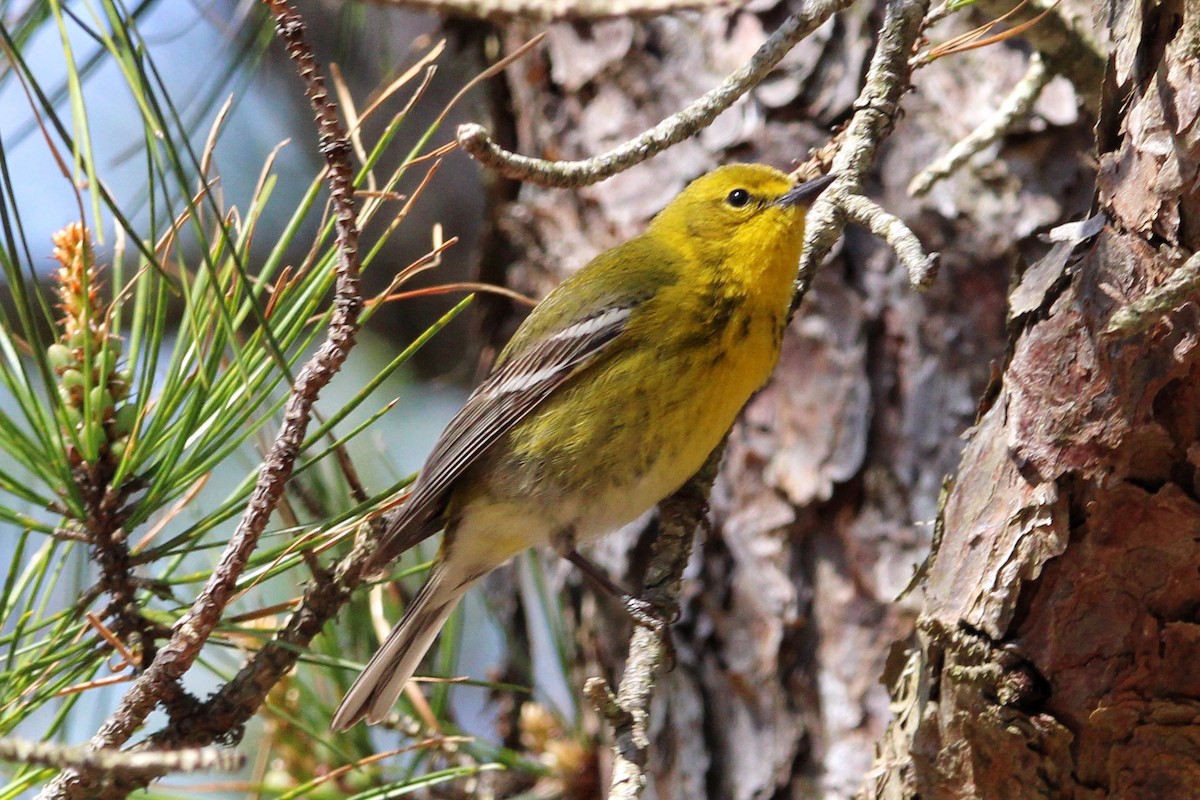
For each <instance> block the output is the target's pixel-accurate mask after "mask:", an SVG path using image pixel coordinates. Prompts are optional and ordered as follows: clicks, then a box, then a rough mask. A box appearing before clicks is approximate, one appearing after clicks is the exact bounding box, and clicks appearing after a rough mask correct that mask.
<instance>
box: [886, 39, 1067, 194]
mask: <svg viewBox="0 0 1200 800" xmlns="http://www.w3.org/2000/svg"><path fill="white" fill-rule="evenodd" d="M1052 77H1053V75H1051V73H1050V70H1049V69H1047V68H1046V62H1045V61H1044V60H1043V59H1042V57H1041V56H1040V55H1038V54H1037V53H1034V54H1033V58H1032V59H1031V60H1030V63H1029V70H1028V71H1027V72H1026V73H1025V75H1024V76H1023V77H1022V78H1021V80H1020V81H1018V82H1017V85H1016V86H1014V87H1013V90H1012V91H1011V92H1009V94H1008V96H1007V97H1005V98H1004V102H1002V103H1001V104H1000V107H999V108H997V109H996V113H995V114H993V115H992V116H991V117H989V118H988V119H987V120H985V121H984V123H983V124H982V125H980V126H979V127H978V128H976V129H975V130H973V131H971V132H970V133H969V134H967V135H966V136H965V137H964V138H963V139H962V140H961V141H959V142H958V143H957V144H955V145H954V146H953V147H951V148H950V149H949V150H947V151H946V153H945V154H944V155H943V156H941V157H940V158H938V159H937V160H936V161H934V162H933V163H932V164H930V165H929V166H928V167H926V168H925V169H924V170H922V171H921V172H920V173H919V174H918V175H917V176H916V177H915V178H913V179H912V182H910V183H909V184H908V193H909V194H911V195H914V196H916V197H920V196H922V195H924V194H927V193H928V192H929V190H930V189H932V188H933V185H934V184H935V183H937V182H938V181H940V180H942V179H943V178H946V177H949V176H950V175H951V174H952V173H954V172H955V171H956V170H957V169H959V168H960V167H962V165H963V164H966V163H967V161H969V160H970V158H971V157H972V156H973V155H975V154H976V153H978V152H980V151H981V150H983V149H984V148H985V147H987V146H988V145H990V144H991V143H992V142H995V141H997V140H998V139H1000V138H1001V137H1002V136H1004V135H1005V134H1006V133H1008V132H1009V131H1010V130H1012V128H1013V126H1014V125H1016V124H1017V123H1018V122H1019V121H1021V120H1023V119H1025V117H1027V116H1029V112H1030V111H1031V110H1033V104H1034V103H1036V102H1037V99H1038V97H1039V96H1040V95H1041V93H1042V89H1044V88H1046V84H1047V83H1049V82H1050V79H1051V78H1052Z"/></svg>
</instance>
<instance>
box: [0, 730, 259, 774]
mask: <svg viewBox="0 0 1200 800" xmlns="http://www.w3.org/2000/svg"><path fill="white" fill-rule="evenodd" d="M0 761H15V762H18V763H21V764H30V765H33V766H41V767H59V768H61V769H67V768H70V769H75V770H79V771H81V772H126V773H138V772H153V773H156V774H162V773H167V772H236V771H238V770H239V769H241V768H242V765H243V764H244V763H245V761H246V757H245V756H244V755H243V754H242V753H239V752H237V751H236V750H223V749H220V748H216V747H200V748H185V749H183V750H158V751H144V752H139V753H126V752H122V751H121V750H96V749H94V748H92V747H90V746H83V745H61V744H54V743H52V742H27V741H25V740H23V739H0Z"/></svg>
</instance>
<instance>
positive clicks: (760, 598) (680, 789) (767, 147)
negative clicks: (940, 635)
mask: <svg viewBox="0 0 1200 800" xmlns="http://www.w3.org/2000/svg"><path fill="white" fill-rule="evenodd" d="M784 8H786V4H783V3H777V2H755V3H750V4H747V5H746V6H745V7H744V8H741V9H737V10H729V9H725V10H713V11H708V12H703V13H688V14H679V15H673V16H665V17H661V18H657V19H654V20H648V21H632V20H620V19H618V20H609V21H603V22H596V23H582V22H574V23H558V24H554V25H551V26H550V28H549V30H550V35H549V38H548V42H547V47H546V49H545V51H544V52H543V53H542V54H541V55H540V56H539V57H538V58H535V59H532V60H528V61H525V62H522V63H521V64H519V65H517V66H516V67H515V68H514V69H513V70H512V71H511V72H510V76H509V88H510V93H511V119H512V129H513V130H514V132H515V136H514V139H515V144H516V146H517V149H518V150H519V151H520V152H524V153H529V154H534V155H542V156H546V157H553V158H578V157H584V156H588V155H592V154H595V153H598V152H601V151H603V150H604V149H606V148H608V147H611V146H612V145H613V144H615V143H617V142H619V141H620V140H622V139H624V138H626V137H628V136H631V135H633V134H636V133H638V132H640V131H641V130H643V129H644V128H646V127H649V126H650V125H652V124H653V123H655V122H657V121H658V120H659V119H661V118H662V117H664V116H666V115H668V114H670V113H672V112H674V111H676V110H677V109H678V108H680V107H682V106H683V105H684V104H685V103H687V102H688V101H689V100H691V99H692V98H694V97H696V96H698V95H699V94H701V93H702V92H704V91H706V90H707V89H709V88H711V87H712V86H713V85H715V84H716V83H717V82H719V81H720V80H721V79H722V78H723V77H724V76H725V74H727V73H728V72H729V71H731V70H732V69H733V68H735V67H737V66H739V65H740V64H741V63H742V62H744V61H745V59H746V58H747V57H748V56H749V55H750V54H751V53H752V52H753V51H754V49H755V48H756V47H757V46H758V45H759V44H760V43H761V42H762V40H763V39H764V38H765V36H766V33H768V32H769V31H770V30H771V29H772V27H773V26H774V25H775V24H776V23H777V22H778V20H779V19H780V18H781V13H782V11H783V10H784ZM881 8H882V5H880V6H872V5H871V4H870V3H862V4H856V5H855V6H853V7H852V8H851V9H849V10H848V11H847V12H845V13H843V14H841V15H839V16H838V17H837V19H835V20H834V21H833V22H832V23H831V24H829V25H827V26H826V27H825V28H824V29H822V30H821V31H819V32H818V33H817V34H815V35H814V36H813V37H811V38H810V39H809V40H806V41H805V42H804V43H802V44H801V45H800V47H798V48H797V49H796V50H795V51H794V52H793V53H792V54H791V55H790V56H789V57H788V59H786V60H785V62H784V64H783V66H782V67H781V68H780V69H778V70H777V71H776V73H775V74H773V75H772V76H771V78H769V79H768V81H767V82H766V83H764V84H763V85H762V86H760V87H759V88H758V89H757V90H756V91H755V92H754V93H753V94H752V95H751V96H750V97H749V98H748V99H747V100H745V101H744V102H741V103H739V104H738V105H736V106H735V107H734V108H733V109H731V110H730V111H729V112H727V113H726V114H725V115H723V116H722V117H721V118H720V119H718V120H717V122H716V124H715V125H714V126H713V127H712V128H711V129H709V130H708V131H706V132H705V133H704V134H702V135H701V136H700V137H699V138H698V139H697V140H694V141H691V142H686V143H684V144H681V145H679V146H677V147H676V148H674V149H673V150H671V151H668V152H667V153H666V154H664V155H661V156H659V157H657V158H656V159H654V160H653V161H651V162H649V163H648V164H645V165H642V166H640V167H637V168H635V169H633V170H630V171H629V172H626V173H623V174H621V175H619V176H617V177H616V178H613V179H611V180H609V181H606V182H604V183H602V184H599V185H597V186H594V187H590V188H587V189H584V190H581V191H578V192H563V191H558V190H544V189H536V188H532V187H523V188H522V189H521V190H520V193H519V196H518V197H517V199H516V201H515V202H513V203H511V204H508V205H506V206H504V207H502V208H501V211H500V216H499V220H498V223H499V225H498V227H499V230H500V231H501V232H502V235H503V237H504V239H505V244H506V245H507V246H510V247H512V248H514V249H515V251H516V252H517V253H518V254H519V258H518V261H517V264H516V267H515V269H514V270H512V271H511V272H510V281H511V282H512V283H514V284H515V285H517V286H519V287H521V288H522V289H526V290H529V291H532V292H544V291H545V290H547V289H548V288H549V287H550V286H552V285H553V284H554V283H555V282H557V281H558V280H560V279H561V278H562V276H563V275H565V274H568V273H569V272H570V271H572V270H573V269H575V268H577V267H579V266H581V265H582V264H583V263H585V262H586V261H587V259H588V258H590V257H591V256H592V255H594V254H595V253H596V252H598V251H599V250H601V249H604V248H606V247H609V246H611V245H613V244H615V243H616V242H617V241H620V240H621V239H623V238H626V237H628V236H630V235H632V234H633V233H635V232H636V231H637V230H639V229H640V228H641V227H642V226H643V225H644V223H645V221H646V220H647V219H648V218H649V217H650V216H651V215H652V214H653V213H654V212H655V211H657V210H658V209H659V208H661V207H662V205H664V204H665V203H666V202H667V200H669V199H670V198H671V197H672V196H673V195H674V194H675V193H676V192H677V191H678V190H679V189H681V188H682V186H683V185H684V184H685V183H686V182H687V181H688V180H689V179H691V178H692V177H695V176H696V175H698V174H700V173H702V172H704V171H706V170H707V169H709V168H711V167H713V166H715V165H717V164H719V163H724V162H728V161H736V160H760V161H766V162H769V163H774V164H776V165H778V166H787V165H789V164H790V163H791V162H792V161H794V160H797V159H802V158H803V157H804V156H805V155H806V152H807V149H808V148H809V147H813V146H818V145H821V144H824V143H825V141H827V139H828V137H829V135H830V132H831V130H832V129H833V128H834V127H835V126H836V125H837V124H839V123H841V122H844V121H845V119H847V117H848V115H849V114H850V112H851V110H852V103H853V101H854V98H855V96H856V94H857V91H858V88H859V85H860V82H861V78H862V74H863V71H864V68H865V63H866V60H867V58H868V57H869V55H870V51H871V48H872V46H873V42H872V38H871V37H872V36H873V34H874V31H875V29H876V27H877V25H878V21H879V17H880V14H881ZM978 21H979V20H977V19H975V20H971V24H976V23H977V22H978ZM956 25H957V28H955V26H956ZM964 27H967V24H966V22H965V21H964V22H952V23H951V24H950V26H949V29H951V30H953V31H954V32H957V30H961V29H963V28H964ZM538 29H539V30H540V29H541V26H539V27H538ZM532 30H533V28H526V29H522V28H521V27H519V26H514V27H509V28H507V29H506V33H505V36H506V37H507V41H508V44H509V45H510V46H511V45H512V44H514V43H516V42H518V41H521V40H523V39H524V38H525V36H526V35H527V34H529V33H530V32H531V31H532ZM935 32H936V33H939V34H940V33H941V31H940V30H938V31H935ZM949 35H950V34H949V33H947V34H945V36H946V37H948V36H949ZM1027 65H1028V60H1027V54H1026V53H1024V52H1022V51H1021V49H1020V48H1018V47H1010V46H1004V45H1002V46H998V47H992V48H988V49H986V50H983V51H979V52H974V53H968V54H965V55H961V56H956V57H954V58H952V59H948V60H947V61H946V62H937V63H934V64H933V65H932V66H930V67H928V68H925V69H923V70H921V71H920V72H919V73H918V75H917V76H916V84H917V92H916V93H914V94H913V95H910V96H909V97H908V98H907V99H906V100H905V103H904V115H903V117H902V119H901V122H900V125H899V127H898V130H897V132H896V134H895V135H894V136H893V137H892V138H891V139H890V140H889V141H888V143H887V144H886V145H885V148H884V151H883V153H882V156H881V159H880V163H879V167H878V171H877V173H876V176H875V181H874V182H873V183H870V184H868V186H867V187H866V189H867V193H868V194H869V195H871V196H872V197H873V198H876V199H878V200H880V201H881V202H882V203H883V204H884V206H885V207H887V208H888V209H889V210H890V211H892V212H894V213H897V214H898V215H900V216H901V217H902V218H904V220H905V221H906V222H908V223H909V224H910V225H911V226H912V227H913V229H914V230H915V232H916V233H917V234H918V236H920V237H921V238H922V240H923V242H924V243H925V244H926V246H927V248H928V249H929V250H937V251H940V252H941V253H942V258H943V268H942V274H941V276H940V277H939V279H938V282H937V284H936V285H935V286H934V288H933V289H931V290H930V291H929V292H928V293H926V294H924V295H919V294H917V293H914V292H913V291H912V290H911V289H910V288H908V285H907V278H906V276H905V274H904V272H903V270H902V269H900V268H899V267H898V265H896V264H895V262H894V259H893V257H892V256H891V253H890V252H889V251H888V250H886V248H885V247H883V246H882V245H880V244H879V243H878V242H876V241H874V240H872V239H870V238H869V237H868V236H867V235H866V234H865V233H863V232H861V231H855V230H851V231H850V232H849V233H848V235H847V236H846V238H845V240H844V243H843V246H842V247H841V248H840V250H839V251H838V253H837V254H835V257H834V259H833V260H832V262H831V263H829V264H828V265H826V267H825V268H824V269H823V271H822V273H821V274H820V275H819V277H818V279H817V282H816V288H815V290H814V292H813V293H812V294H811V295H810V297H809V298H808V300H806V302H805V305H804V306H803V307H802V308H801V310H800V313H799V315H798V316H797V318H796V320H795V322H794V323H793V325H792V329H791V331H790V333H789V337H788V340H787V344H786V346H785V353H784V356H783V361H782V363H781V365H780V368H779V369H778V370H777V372H776V375H775V377H774V379H773V380H772V382H771V383H770V384H769V385H768V386H767V387H766V388H765V389H764V390H763V391H762V392H761V393H760V394H759V395H758V396H757V398H756V399H755V400H754V401H753V402H752V404H751V406H750V407H749V408H748V409H747V412H746V413H745V415H744V419H743V421H742V423H741V424H740V425H739V426H738V427H737V429H736V430H735V431H734V433H733V435H732V437H731V440H730V444H729V450H728V452H727V455H726V458H725V462H724V464H723V467H722V473H721V477H720V478H719V480H718V486H717V489H716V492H715V494H714V498H713V504H714V509H715V517H716V524H715V525H714V528H713V530H712V531H710V532H709V533H708V535H707V537H706V539H705V541H703V542H702V543H701V544H700V546H699V547H698V549H697V551H696V553H695V554H694V556H693V563H692V565H691V568H690V570H689V577H690V580H689V581H688V582H687V583H686V585H685V590H684V604H683V614H682V618H681V620H680V622H679V623H678V624H676V625H675V626H674V632H675V637H674V638H675V645H676V668H675V669H674V671H673V672H671V673H670V674H669V675H667V676H665V677H664V678H663V679H662V681H661V682H660V684H659V687H658V689H657V696H656V698H655V703H654V706H653V719H652V721H651V728H652V730H651V735H652V739H653V741H652V745H651V748H650V752H651V756H650V758H651V763H650V773H651V785H650V791H649V792H648V794H647V796H649V797H658V798H705V797H710V798H767V797H806V798H808V797H814V796H827V797H848V796H850V795H851V794H853V793H854V792H855V791H856V790H858V788H859V787H860V786H861V784H862V781H863V777H864V775H866V774H867V772H868V770H869V769H870V768H871V767H872V756H873V753H874V747H875V743H876V742H877V741H878V740H879V738H880V737H881V735H882V734H883V733H884V732H885V731H886V730H887V726H888V723H889V720H890V719H891V714H890V712H889V703H890V699H889V696H888V692H887V689H886V688H885V686H884V685H883V684H882V683H881V676H883V675H884V673H885V671H886V669H885V668H886V667H887V666H888V665H889V663H891V664H892V666H893V667H894V668H896V667H898V666H901V665H903V664H904V660H903V658H901V657H900V656H903V650H902V649H898V650H896V656H895V657H893V656H892V653H893V650H894V645H895V643H896V642H898V641H901V642H902V641H904V640H905V639H906V638H908V637H910V636H911V635H912V631H913V628H914V623H915V620H916V618H917V616H918V613H919V612H920V611H921V602H920V599H919V597H914V596H910V597H906V598H905V599H902V600H899V601H897V600H896V597H897V595H899V594H900V593H901V591H902V589H903V588H904V587H905V585H906V584H907V583H908V581H909V579H910V577H911V576H912V571H913V569H914V567H915V565H917V564H918V563H920V562H921V561H922V560H923V559H924V558H925V555H926V553H927V552H928V547H929V544H930V539H931V537H932V534H933V525H932V522H933V520H934V519H935V518H936V517H937V515H938V509H939V496H940V492H941V487H942V485H943V481H944V480H945V478H946V476H947V475H948V474H950V473H951V472H953V471H954V469H955V467H956V466H957V465H958V463H959V460H960V455H961V453H962V448H963V442H962V440H961V439H960V436H961V434H962V432H963V431H964V430H966V429H968V428H969V427H970V425H971V424H972V422H973V421H974V420H975V417H976V412H977V409H978V407H979V398H980V397H981V396H982V395H983V394H984V392H985V390H986V389H987V387H988V386H989V384H990V382H991V381H992V380H993V379H994V377H995V374H994V373H996V372H998V369H999V366H1000V365H1002V364H1004V363H1005V360H1006V358H1007V356H1006V352H1007V348H1008V346H1009V331H1008V330H1007V329H1006V315H1005V307H1006V296H1007V290H1008V287H1009V283H1010V281H1011V280H1012V277H1011V276H1012V273H1013V271H1014V267H1015V266H1016V265H1018V264H1019V263H1020V260H1021V257H1022V254H1024V253H1037V252H1044V250H1045V246H1044V245H1042V244H1040V243H1039V242H1037V241H1036V239H1034V237H1033V234H1034V233H1035V232H1037V231H1041V230H1045V229H1047V228H1048V227H1050V226H1052V225H1054V224H1056V223H1059V222H1062V221H1065V220H1067V219H1070V218H1078V217H1079V216H1081V215H1082V214H1083V213H1084V212H1085V211H1086V209H1087V204H1088V201H1089V200H1090V198H1091V195H1092V178H1093V171H1094V168H1093V166H1092V165H1091V164H1090V162H1089V159H1088V155H1087V149H1088V147H1089V145H1090V142H1091V135H1092V134H1091V129H1090V120H1089V119H1087V117H1086V115H1081V114H1080V113H1079V112H1078V111H1077V99H1078V95H1077V94H1076V92H1075V90H1074V89H1073V88H1072V86H1071V85H1070V83H1069V82H1068V81H1066V80H1063V79H1061V78H1060V79H1055V80H1054V81H1053V82H1051V84H1050V86H1049V87H1048V88H1047V90H1046V92H1045V93H1044V94H1043V97H1042V99H1041V100H1040V101H1039V103H1038V104H1037V106H1036V107H1035V113H1034V116H1033V117H1032V118H1031V119H1030V120H1028V121H1027V123H1026V124H1025V125H1024V126H1023V127H1021V128H1020V129H1018V130H1017V131H1015V132H1014V133H1012V134H1010V135H1009V136H1008V137H1007V138H1006V139H1004V140H1003V141H1002V142H1000V143H999V144H998V145H996V146H993V147H992V148H991V149H990V150H988V151H987V152H985V153H984V154H983V155H982V156H981V157H978V158H976V159H974V160H973V161H972V163H971V165H969V166H968V167H967V168H965V169H964V170H962V171H960V172H958V173H956V174H955V175H954V176H952V177H951V178H950V179H948V180H946V181H944V182H942V183H940V184H938V185H937V186H935V188H934V190H933V192H932V193H931V194H930V195H929V196H928V197H927V198H925V199H921V200H916V199H913V198H910V197H908V196H907V194H906V193H905V187H906V185H907V184H908V182H909V180H910V179H911V178H912V177H913V176H914V175H915V174H916V173H917V172H919V171H920V169H921V168H922V167H923V166H924V165H925V164H927V163H928V162H929V161H931V160H932V159H933V158H934V157H935V156H936V155H937V154H939V153H940V152H942V151H943V150H945V149H946V148H948V147H949V146H950V145H951V144H952V143H953V142H954V141H955V140H957V139H958V138H961V137H962V136H964V135H965V134H966V133H968V132H969V131H970V130H971V129H972V128H974V127H975V126H976V125H977V124H979V123H980V122H982V121H983V120H984V119H986V118H987V116H988V115H989V114H990V113H991V112H992V111H993V110H994V109H995V108H996V106H997V105H998V104H999V102H1000V99H1001V98H1002V97H1003V96H1004V94H1005V93H1006V92H1007V90H1008V89H1009V88H1010V87H1011V86H1012V85H1013V84H1015V83H1016V82H1017V80H1018V79H1019V78H1020V77H1021V76H1022V75H1023V74H1024V73H1025V71H1026V68H1027ZM961 484H962V481H961V480H960V482H959V484H958V485H961ZM649 535H650V534H640V533H639V531H636V530H634V531H627V532H625V533H624V534H622V535H618V536H616V537H612V538H610V539H608V540H606V542H605V543H603V544H602V545H601V546H600V548H599V551H598V552H597V553H595V555H596V557H597V558H598V559H599V560H600V561H602V562H603V563H605V564H606V565H607V566H608V567H609V569H610V570H612V572H613V573H614V574H617V575H621V574H624V575H626V582H627V583H629V584H631V585H636V584H637V581H638V579H639V575H638V574H637V564H638V562H639V560H640V558H641V556H642V555H643V554H644V552H645V550H646V547H647V539H648V536H649ZM581 597H582V600H581V601H580V602H581V607H580V614H579V617H580V619H581V622H580V631H579V635H580V641H581V642H582V651H583V654H584V655H585V657H586V660H587V663H586V664H585V666H583V667H581V670H580V674H579V676H578V680H577V681H576V683H577V685H582V682H583V678H584V677H585V676H587V675H589V674H596V673H600V674H605V675H607V676H608V677H610V678H611V677H614V676H615V675H617V674H619V670H620V665H621V661H622V659H623V657H624V654H625V648H626V643H627V641H628V636H627V633H628V631H627V621H626V619H625V617H624V615H623V613H622V611H621V610H620V609H619V608H617V607H616V606H610V605H608V604H606V603H605V602H604V601H603V600H595V599H593V598H592V596H591V595H590V593H588V592H586V591H585V592H584V593H582V595H581ZM593 604H595V606H597V607H595V608H594V607H593ZM893 671H897V670H896V669H893Z"/></svg>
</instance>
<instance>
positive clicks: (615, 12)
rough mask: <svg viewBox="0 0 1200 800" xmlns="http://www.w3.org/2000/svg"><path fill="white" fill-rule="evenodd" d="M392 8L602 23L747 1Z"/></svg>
mask: <svg viewBox="0 0 1200 800" xmlns="http://www.w3.org/2000/svg"><path fill="white" fill-rule="evenodd" d="M385 1H386V2H387V3H388V4H390V5H396V6H402V7H404V8H415V9H420V10H421V11H433V12H434V13H437V14H445V15H446V16H451V17H468V18H470V19H482V20H487V21H488V22H509V21H512V20H516V19H525V20H535V21H540V22H549V21H551V20H557V19H570V20H600V19H612V18H615V17H650V16H656V15H658V14H669V13H671V12H672V11H694V10H696V9H702V8H720V7H723V6H737V5H741V4H743V3H745V2H746V0H385Z"/></svg>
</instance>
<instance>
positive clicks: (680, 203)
mask: <svg viewBox="0 0 1200 800" xmlns="http://www.w3.org/2000/svg"><path fill="white" fill-rule="evenodd" d="M832 181H833V176H832V175H825V176H822V177H820V178H816V179H814V180H810V181H807V182H804V183H796V182H795V181H793V180H792V179H791V178H789V177H788V176H787V175H786V174H785V173H783V172H781V171H780V170H777V169H775V168H774V167H769V166H766V165H764V164H731V165H729V166H725V167H720V168H718V169H716V170H713V171H712V172H710V173H708V174H707V175H702V176H701V177H699V178H697V179H696V180H694V181H692V182H691V184H689V185H688V187H687V188H686V189H684V190H683V192H681V193H680V195H679V196H678V197H676V198H675V199H674V200H673V201H671V203H670V205H668V206H667V207H666V208H665V209H663V210H662V212H661V213H660V214H659V215H658V216H657V217H655V219H654V222H653V223H652V224H651V231H652V232H653V233H655V234H656V235H658V236H661V237H664V238H665V239H666V240H667V241H671V242H674V243H676V244H679V245H681V246H684V247H688V249H690V250H692V251H693V252H694V253H695V254H696V255H698V256H699V257H700V258H702V259H704V260H709V259H720V260H722V261H737V262H740V263H742V264H745V265H746V266H747V268H751V269H752V268H753V265H754V264H755V263H756V262H757V263H758V264H759V265H760V266H761V262H762V260H763V259H768V260H790V262H791V263H790V265H789V266H794V265H795V264H796V263H797V262H798V261H799V258H800V248H801V244H802V242H803V239H804V215H805V214H806V213H807V212H808V209H809V208H810V207H811V206H812V204H813V202H814V201H815V200H816V199H817V197H818V196H820V194H821V191H822V190H823V189H824V188H825V187H826V186H828V185H829V184H830V183H831V182H832Z"/></svg>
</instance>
